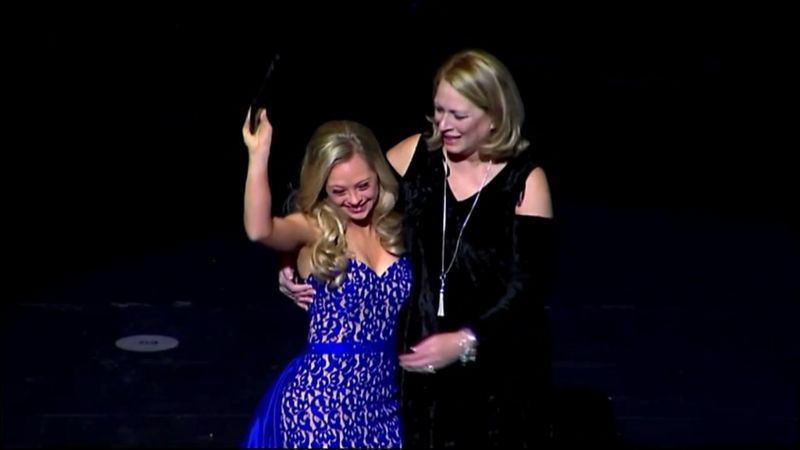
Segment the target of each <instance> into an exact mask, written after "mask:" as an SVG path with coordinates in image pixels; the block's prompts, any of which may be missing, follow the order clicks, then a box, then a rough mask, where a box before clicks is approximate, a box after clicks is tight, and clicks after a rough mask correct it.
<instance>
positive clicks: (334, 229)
mask: <svg viewBox="0 0 800 450" xmlns="http://www.w3.org/2000/svg"><path fill="white" fill-rule="evenodd" d="M356 154H358V155H361V156H362V157H363V158H364V160H365V161H366V162H367V165H368V166H369V167H370V169H372V170H373V171H374V172H375V173H376V175H377V179H378V180H377V182H378V199H377V201H376V202H375V205H374V207H373V209H372V213H371V221H372V226H373V227H374V229H375V231H376V232H377V233H378V236H379V238H380V241H381V246H383V248H384V249H386V251H388V252H389V253H391V254H393V255H398V256H399V255H401V254H402V253H403V251H404V249H403V237H402V234H401V231H402V230H401V225H402V223H401V222H402V216H401V215H400V213H398V212H396V211H394V207H395V203H396V202H397V194H398V189H399V188H398V184H397V180H396V179H395V177H394V174H393V173H392V171H391V169H390V168H389V163H388V162H387V161H386V158H385V156H384V154H383V151H381V147H380V145H379V144H378V140H377V139H376V138H375V135H374V134H373V133H372V131H370V129H369V128H367V127H366V126H364V125H361V124H359V123H356V122H352V121H348V120H335V121H330V122H326V123H324V124H322V125H321V126H320V127H319V128H317V130H316V131H315V132H314V134H313V135H312V136H311V139H310V140H309V142H308V145H307V146H306V154H305V156H304V157H303V163H302V167H301V169H300V186H299V187H298V190H297V192H296V193H295V199H294V200H295V210H296V211H299V212H302V213H303V214H305V215H306V216H308V217H310V218H312V219H313V220H314V221H315V222H316V225H317V226H318V227H319V230H320V237H319V239H318V240H317V241H316V242H314V243H313V244H312V246H311V273H313V274H314V276H315V277H317V278H318V279H321V280H325V281H328V282H331V281H332V282H333V284H334V285H336V286H338V285H341V283H342V281H343V280H344V277H345V275H346V271H347V261H348V252H347V240H346V239H345V227H346V225H347V221H348V218H347V216H346V215H345V213H344V212H342V211H341V209H340V208H339V207H337V206H335V205H333V204H331V202H329V201H328V199H327V192H326V190H325V186H326V183H327V181H328V176H329V175H330V172H331V169H332V168H333V166H335V165H336V164H338V163H339V162H343V161H347V160H349V159H350V158H351V157H353V156H354V155H356Z"/></svg>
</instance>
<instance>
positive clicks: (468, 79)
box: [426, 49, 529, 161]
mask: <svg viewBox="0 0 800 450" xmlns="http://www.w3.org/2000/svg"><path fill="white" fill-rule="evenodd" d="M442 81H446V82H447V83H449V84H450V85H451V86H453V89H455V90H456V91H458V93H460V94H461V95H463V96H464V97H466V98H467V99H468V100H469V101H471V102H472V103H474V104H475V105H476V106H477V107H479V108H481V109H482V110H484V111H486V113H487V114H489V117H490V118H491V119H492V123H493V124H494V125H495V128H494V130H493V131H492V133H491V134H489V136H488V138H487V140H486V141H485V142H484V143H483V144H482V146H481V148H480V149H479V152H480V155H481V158H482V159H485V160H495V161H504V160H507V159H510V158H512V157H514V156H517V155H518V154H520V153H521V152H522V151H523V150H525V149H526V148H528V145H529V142H528V140H526V139H525V138H524V137H523V136H522V123H523V122H524V121H525V106H524V105H523V103H522V97H520V95H519V90H518V89H517V84H516V83H515V82H514V77H512V76H511V72H509V70H508V68H506V66H505V65H504V64H503V63H502V62H500V60H498V59H497V58H495V57H494V56H492V55H490V54H489V53H487V52H485V51H483V50H477V49H469V50H464V51H461V52H459V53H456V54H455V55H453V56H451V57H450V58H449V59H448V60H447V61H445V63H444V64H442V66H441V67H439V70H438V71H437V72H436V76H435V77H434V79H433V95H434V97H435V96H436V90H437V89H438V88H439V83H441V82H442ZM428 121H429V122H431V124H432V125H433V133H432V134H431V136H430V137H428V138H427V139H426V142H427V144H428V148H429V149H430V150H438V149H440V148H441V147H442V134H441V131H440V130H439V127H438V126H437V125H436V121H434V120H433V118H432V117H428Z"/></svg>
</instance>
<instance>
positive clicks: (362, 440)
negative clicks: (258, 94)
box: [242, 110, 411, 448]
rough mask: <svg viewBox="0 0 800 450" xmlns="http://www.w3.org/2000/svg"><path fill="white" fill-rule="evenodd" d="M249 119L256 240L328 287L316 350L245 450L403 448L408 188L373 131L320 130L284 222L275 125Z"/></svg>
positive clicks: (294, 370)
mask: <svg viewBox="0 0 800 450" xmlns="http://www.w3.org/2000/svg"><path fill="white" fill-rule="evenodd" d="M258 114H259V117H258V127H257V128H256V129H255V131H254V132H251V131H250V129H249V127H248V123H249V119H250V117H249V114H248V117H247V120H246V121H245V126H244V127H243V128H242V134H243V137H244V141H245V144H246V145H247V148H248V152H249V166H248V171H247V183H246V186H245V214H244V221H245V228H246V230H247V234H248V237H249V238H250V239H251V240H253V241H258V242H261V243H263V244H265V245H267V246H268V247H270V248H272V249H275V250H277V251H283V252H290V251H297V252H298V253H297V254H298V258H297V267H298V272H299V274H300V275H301V276H302V277H303V278H305V280H306V282H307V283H309V284H311V285H312V286H314V287H315V288H316V294H315V299H314V302H313V303H312V304H311V306H310V307H309V315H310V325H309V333H308V345H307V347H306V350H305V351H304V352H302V354H301V355H299V356H297V357H296V358H295V359H294V360H292V361H291V362H290V363H289V365H288V366H287V367H286V369H285V370H284V371H283V372H282V373H281V374H280V376H279V377H278V379H277V380H276V381H275V382H274V384H273V385H272V387H271V389H270V390H269V391H268V392H267V394H266V395H265V396H264V398H263V399H262V401H261V404H260V405H259V407H258V409H257V412H256V414H255V417H254V419H253V421H252V424H251V426H250V431H249V434H248V436H247V438H246V439H245V441H244V442H243V445H244V446H245V447H249V448H253V447H340V448H341V447H358V448H365V447H400V446H401V445H402V441H401V437H400V435H401V428H400V415H399V398H398V386H397V380H396V378H397V365H398V364H397V354H396V341H395V330H396V325H397V318H398V312H399V310H400V308H401V306H402V305H403V304H404V302H405V301H406V300H407V298H408V296H409V294H410V290H411V268H410V263H409V259H408V258H407V257H406V256H404V255H403V253H404V250H403V243H402V233H401V230H400V227H401V220H402V217H401V216H400V215H399V214H398V213H397V212H395V211H394V206H395V202H396V199H397V192H398V185H397V181H396V179H395V177H394V175H393V173H392V171H391V169H390V168H389V165H388V163H387V162H386V159H385V157H384V154H383V152H382V151H381V149H380V146H379V145H378V142H377V139H376V138H375V136H374V135H373V133H372V132H371V131H370V130H369V129H368V128H366V127H364V126H363V125H360V124H358V123H354V122H349V121H332V122H327V123H325V124H323V125H322V126H320V127H319V128H318V129H317V130H316V131H315V133H314V134H313V136H312V137H311V140H310V141H309V143H308V146H307V148H306V154H305V157H304V159H303V163H302V168H301V173H300V186H299V189H298V192H297V197H296V211H295V212H293V213H291V214H289V215H287V216H285V217H273V216H272V213H271V211H272V195H271V193H270V188H269V179H268V160H269V153H270V146H271V141H272V126H271V124H270V122H269V121H268V119H267V116H266V111H264V110H260V111H259V112H258Z"/></svg>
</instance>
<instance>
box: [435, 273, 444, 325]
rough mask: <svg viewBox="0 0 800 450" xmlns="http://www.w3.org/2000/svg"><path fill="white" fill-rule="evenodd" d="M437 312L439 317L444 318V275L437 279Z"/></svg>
mask: <svg viewBox="0 0 800 450" xmlns="http://www.w3.org/2000/svg"><path fill="white" fill-rule="evenodd" d="M439 280H440V284H439V311H438V312H437V313H436V315H437V316H439V317H444V275H441V276H440V277H439Z"/></svg>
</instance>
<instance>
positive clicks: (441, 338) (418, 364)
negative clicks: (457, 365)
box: [400, 331, 466, 373]
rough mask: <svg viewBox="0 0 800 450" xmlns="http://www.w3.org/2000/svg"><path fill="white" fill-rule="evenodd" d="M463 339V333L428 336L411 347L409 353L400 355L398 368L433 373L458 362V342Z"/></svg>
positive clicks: (459, 349)
mask: <svg viewBox="0 0 800 450" xmlns="http://www.w3.org/2000/svg"><path fill="white" fill-rule="evenodd" d="M465 337H466V336H465V332H463V331H455V332H451V333H437V334H433V335H431V336H428V337H426V338H425V339H423V340H422V341H420V343H419V344H417V345H415V346H413V347H411V352H410V353H404V354H402V355H400V366H401V367H402V368H403V369H405V370H408V371H411V372H422V373H435V372H436V370H437V369H441V368H443V367H447V366H449V365H450V364H452V363H453V362H455V361H457V360H458V356H459V355H460V354H461V350H462V349H461V346H460V345H459V342H461V341H462V340H463V339H465Z"/></svg>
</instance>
